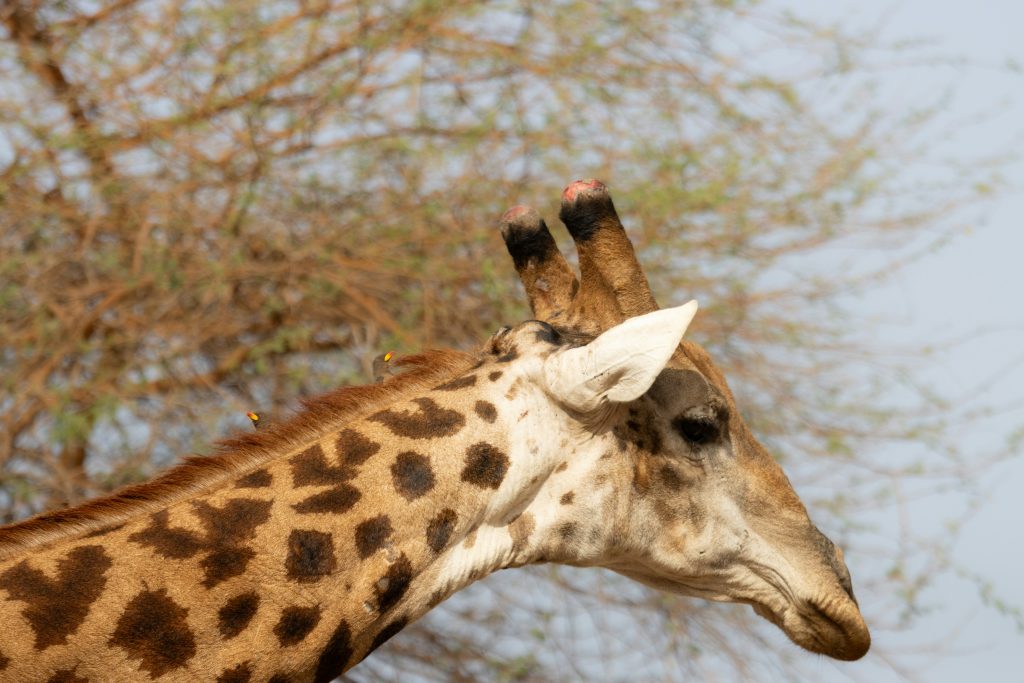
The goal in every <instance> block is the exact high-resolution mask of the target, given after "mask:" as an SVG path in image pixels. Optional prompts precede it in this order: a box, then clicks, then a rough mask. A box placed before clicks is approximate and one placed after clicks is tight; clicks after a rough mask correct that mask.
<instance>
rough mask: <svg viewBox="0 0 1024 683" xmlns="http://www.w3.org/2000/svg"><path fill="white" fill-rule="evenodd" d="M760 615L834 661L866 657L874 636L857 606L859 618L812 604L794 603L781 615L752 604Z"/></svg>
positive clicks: (757, 604) (780, 612)
mask: <svg viewBox="0 0 1024 683" xmlns="http://www.w3.org/2000/svg"><path fill="white" fill-rule="evenodd" d="M749 604H750V606H751V608H752V609H753V610H754V612H755V613H756V614H757V615H758V616H761V617H763V618H764V619H766V620H768V621H770V622H771V623H773V624H775V625H776V626H778V627H779V628H780V629H781V630H782V631H783V632H784V633H785V634H786V635H787V636H789V639H790V640H792V641H793V642H794V643H796V644H797V645H799V646H800V647H802V648H804V649H806V650H810V651H811V652H815V653H817V654H823V655H827V656H829V657H832V658H833V659H840V660H844V661H853V660H856V659H860V658H861V657H863V656H864V655H865V654H867V651H868V649H869V648H870V646H871V636H870V633H869V632H868V629H867V626H865V624H864V621H863V619H862V618H861V616H860V611H859V610H857V609H856V607H855V606H854V611H855V612H856V615H853V614H844V613H843V612H847V611H848V610H839V611H836V610H828V609H826V608H825V607H823V606H821V605H819V604H818V603H816V602H815V601H813V600H801V601H798V602H795V603H791V604H790V605H789V606H787V607H786V608H783V609H782V610H781V611H776V610H774V609H772V608H771V607H769V606H768V605H766V604H764V603H761V602H755V601H751V602H750V603H749Z"/></svg>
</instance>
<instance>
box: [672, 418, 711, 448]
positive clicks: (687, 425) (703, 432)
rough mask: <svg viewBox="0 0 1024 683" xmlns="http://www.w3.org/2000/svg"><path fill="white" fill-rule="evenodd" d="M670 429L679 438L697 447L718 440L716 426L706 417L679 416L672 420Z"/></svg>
mask: <svg viewBox="0 0 1024 683" xmlns="http://www.w3.org/2000/svg"><path fill="white" fill-rule="evenodd" d="M672 428H673V429H675V430H676V432H677V433H678V434H679V436H681V437H683V438H684V439H686V440H687V441H689V442H690V443H692V444H695V445H697V446H701V445H703V444H706V443H711V442H712V441H714V440H715V439H716V438H718V425H717V424H715V422H714V421H712V420H710V419H708V418H706V417H687V416H685V415H681V416H679V417H677V418H676V419H674V420H672Z"/></svg>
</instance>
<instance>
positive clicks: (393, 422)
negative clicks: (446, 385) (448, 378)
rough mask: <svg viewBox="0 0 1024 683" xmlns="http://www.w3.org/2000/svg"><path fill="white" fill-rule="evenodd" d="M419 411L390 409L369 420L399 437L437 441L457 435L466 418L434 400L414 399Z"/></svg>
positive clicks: (372, 416) (376, 414)
mask: <svg viewBox="0 0 1024 683" xmlns="http://www.w3.org/2000/svg"><path fill="white" fill-rule="evenodd" d="M412 402H413V403H415V404H416V405H417V406H418V410H416V411H409V410H395V409H392V408H388V409H387V410H382V411H380V412H378V413H374V414H373V415H371V416H370V417H368V418H367V419H368V420H371V421H373V422H379V423H381V424H383V425H384V426H385V427H387V428H388V429H390V430H391V431H392V432H394V433H395V434H397V435H398V436H404V437H406V438H409V439H436V438H440V437H445V436H452V435H454V434H457V433H458V432H459V430H461V429H462V428H463V426H465V424H466V418H464V417H463V416H462V414H461V413H458V412H456V411H454V410H448V409H447V408H442V407H441V406H439V405H438V404H437V401H435V400H434V399H432V398H422V397H421V398H414V399H413V400H412Z"/></svg>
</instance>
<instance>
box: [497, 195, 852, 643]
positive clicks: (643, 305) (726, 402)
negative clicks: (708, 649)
mask: <svg viewBox="0 0 1024 683" xmlns="http://www.w3.org/2000/svg"><path fill="white" fill-rule="evenodd" d="M562 217H563V220H565V222H566V224H567V226H568V227H569V229H570V232H572V234H573V236H574V238H575V239H576V242H577V248H578V250H579V253H580V266H581V271H582V278H583V282H582V283H581V284H576V281H575V278H574V276H572V273H571V271H570V270H569V268H568V266H567V265H565V263H564V261H563V260H562V259H561V256H560V254H558V252H557V250H556V249H554V248H553V242H552V241H551V238H550V235H549V234H548V233H547V228H546V227H545V226H544V224H543V222H542V221H540V219H539V217H538V216H537V215H536V214H535V213H534V212H532V211H530V210H523V209H517V210H513V211H512V212H510V213H509V214H506V220H505V224H504V226H503V232H504V235H505V239H506V243H507V244H508V246H509V249H510V251H511V252H512V255H513V257H514V259H515V261H516V266H517V269H518V270H519V272H520V275H521V277H522V278H523V280H524V284H525V285H526V288H527V292H528V294H530V298H531V303H532V304H533V307H534V311H535V313H536V314H538V317H545V318H547V321H543V320H541V321H537V320H535V321H528V322H526V323H523V324H521V325H519V326H517V327H516V328H513V329H510V330H503V331H501V332H499V334H497V335H496V336H495V337H494V338H493V339H492V341H491V343H490V351H491V353H492V354H493V356H494V358H496V359H498V358H508V357H509V356H510V355H511V356H515V357H516V360H517V362H516V363H515V364H514V366H513V367H510V370H511V369H514V372H515V373H516V374H518V375H519V376H520V377H521V378H522V381H521V383H520V385H521V386H522V387H530V388H531V390H532V391H535V392H539V393H540V394H543V397H542V398H538V399H536V400H538V401H542V400H547V401H548V402H549V406H548V413H549V417H550V419H554V420H558V421H560V424H561V426H560V427H559V428H558V429H557V431H558V433H559V434H570V435H572V436H571V437H569V438H567V439H566V438H563V439H562V441H561V442H560V443H558V444H554V445H553V446H552V447H553V448H554V449H555V450H556V451H557V452H558V453H560V454H561V456H560V457H561V459H562V462H561V463H560V464H559V465H557V466H556V467H555V468H554V469H553V471H552V474H551V476H549V477H548V478H547V479H545V481H544V483H543V484H542V485H541V487H540V489H539V490H538V492H537V493H536V494H535V495H533V497H532V498H531V502H530V504H529V505H527V506H526V507H525V512H524V513H523V514H532V515H533V518H532V519H531V521H530V524H531V525H534V526H536V530H535V532H534V533H533V540H532V542H531V549H532V553H533V555H532V557H530V559H529V560H524V561H536V560H551V561H556V562H565V563H569V564H576V565H581V566H602V567H606V568H608V569H611V570H614V571H616V572H619V573H621V574H623V575H625V576H628V577H630V578H632V579H635V580H637V581H640V582H642V583H644V584H646V585H649V586H652V587H654V588H657V589H660V590H665V591H670V592H674V593H679V594H683V595H688V596H693V597H700V598H705V599H709V600H715V601H730V602H739V603H744V604H749V605H750V606H751V607H752V608H753V609H754V611H755V612H756V613H757V614H759V615H760V616H762V617H764V618H766V619H768V620H769V621H771V622H772V623H774V624H776V625H777V626H779V627H780V628H781V629H782V630H783V631H784V632H785V633H786V634H787V635H788V636H789V637H790V639H792V640H793V641H794V642H795V643H797V644H798V645H800V646H802V647H804V648H806V649H808V650H810V651H812V652H817V653H821V654H826V655H829V656H831V657H835V658H837V659H845V660H852V659H858V658H860V657H862V656H863V655H864V654H865V653H866V652H867V650H868V648H869V646H870V635H869V633H868V629H867V627H866V625H865V623H864V620H863V618H862V616H861V614H860V610H859V608H858V606H857V602H856V600H855V598H854V596H853V589H852V586H851V582H850V575H849V572H848V571H847V569H846V565H845V563H844V561H843V556H842V552H841V551H840V550H839V548H838V547H836V546H835V545H834V544H833V543H832V542H831V541H829V539H828V538H826V537H825V536H824V534H822V533H821V532H820V531H819V530H818V529H817V528H816V527H815V525H814V524H813V523H812V522H811V520H810V518H809V517H808V514H807V510H806V508H805V507H804V505H803V504H802V503H801V501H800V499H799V497H798V496H797V494H796V493H795V491H794V490H793V488H792V486H791V484H790V482H789V480H788V479H787V478H786V475H785V474H784V473H783V471H782V469H781V468H780V467H779V465H778V463H777V462H776V461H775V460H774V459H773V458H772V457H771V455H770V454H769V453H768V452H767V450H766V449H765V448H764V447H763V446H762V445H761V444H760V443H759V442H758V441H757V439H755V438H754V436H753V435H752V434H751V432H750V430H749V429H748V427H747V425H746V424H745V423H744V420H743V418H742V416H741V414H740V412H739V410H738V409H737V407H736V404H735V401H734V399H733V396H732V393H731V392H730V390H729V387H728V385H727V383H726V381H725V378H724V376H723V375H722V373H721V371H719V370H718V368H717V367H716V366H715V365H714V363H713V362H712V361H711V359H710V357H709V356H708V354H707V353H706V352H705V351H704V350H703V349H702V348H701V347H700V346H698V345H697V344H694V343H692V342H690V341H683V340H682V337H683V333H684V331H685V329H686V327H687V325H688V324H689V322H690V320H691V319H692V317H693V315H694V314H695V312H696V302H690V303H689V304H687V305H685V306H680V307H678V308H672V309H665V310H660V311H659V310H657V307H656V305H655V304H654V301H653V297H651V296H650V290H649V289H647V284H646V280H645V279H644V277H643V274H642V272H641V271H640V269H639V266H638V265H637V264H636V260H635V257H634V256H633V254H632V248H631V246H630V245H629V242H628V238H626V236H625V233H624V232H623V231H622V227H621V224H619V222H618V219H617V218H616V217H615V213H614V208H613V207H612V204H611V199H610V197H609V196H608V194H607V191H606V190H605V189H604V187H603V186H602V185H600V184H598V183H595V182H594V181H586V182H585V183H576V184H574V185H572V186H570V187H569V188H568V189H567V190H566V193H565V195H563V210H562ZM581 235H582V237H581ZM613 253H614V254H618V255H619V258H610V257H609V254H613ZM622 255H625V256H626V257H625V258H623V257H622ZM624 283H628V285H625V284H624ZM552 285H560V286H552ZM638 288H639V289H640V291H639V292H638ZM627 291H628V292H630V297H628V298H627V297H623V296H619V295H618V294H617V292H627ZM563 325H564V326H563ZM595 333H599V334H597V335H596V336H595ZM560 471H564V472H565V476H564V477H562V478H560V475H559V472H560ZM569 482H571V484H570V483H569ZM512 535H513V537H514V536H515V533H513V534H512Z"/></svg>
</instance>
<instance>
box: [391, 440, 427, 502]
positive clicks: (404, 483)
mask: <svg viewBox="0 0 1024 683" xmlns="http://www.w3.org/2000/svg"><path fill="white" fill-rule="evenodd" d="M391 480H392V481H393V482H394V485H395V490H396V491H398V493H399V494H400V495H401V496H402V497H403V498H405V499H406V500H408V501H410V502H411V501H414V500H416V499H417V498H420V497H422V496H425V495H426V494H427V493H429V492H430V491H431V490H432V489H433V488H434V483H435V478H434V470H433V469H432V468H431V467H430V459H429V458H428V457H427V456H425V455H422V454H420V453H416V452H415V451H405V452H403V453H399V454H398V455H397V456H396V457H395V462H394V464H393V465H391Z"/></svg>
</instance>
